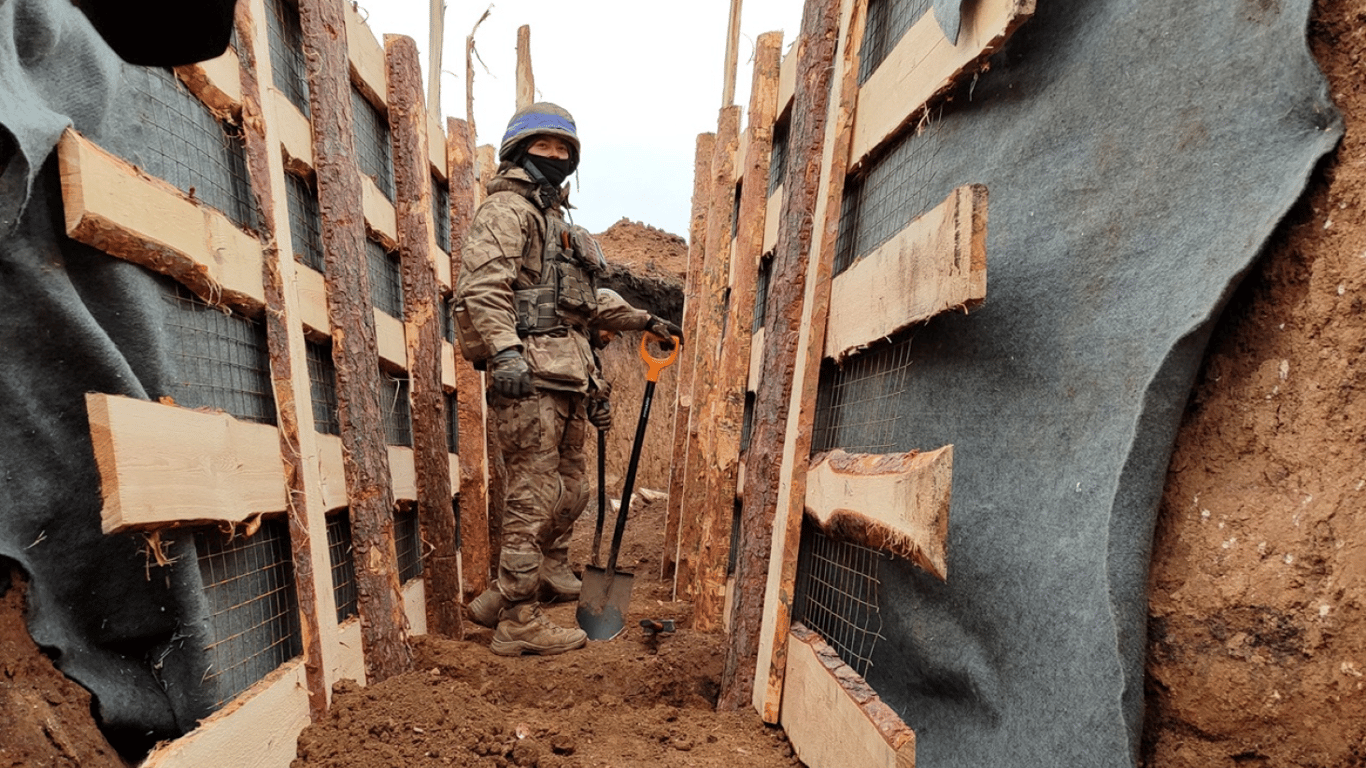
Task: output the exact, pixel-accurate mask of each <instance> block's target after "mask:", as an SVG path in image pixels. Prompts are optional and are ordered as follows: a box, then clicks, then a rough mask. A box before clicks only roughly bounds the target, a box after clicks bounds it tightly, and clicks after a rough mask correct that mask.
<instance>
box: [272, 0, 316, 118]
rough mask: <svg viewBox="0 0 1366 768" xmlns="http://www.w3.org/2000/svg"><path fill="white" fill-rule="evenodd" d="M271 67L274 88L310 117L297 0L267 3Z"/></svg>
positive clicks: (275, 0)
mask: <svg viewBox="0 0 1366 768" xmlns="http://www.w3.org/2000/svg"><path fill="white" fill-rule="evenodd" d="M266 26H267V29H268V32H269V37H270V68H271V72H272V79H273V80H274V81H275V87H276V88H279V89H280V92H281V93H283V94H284V95H285V98H287V99H289V103H291V104H293V105H294V106H296V107H298V108H299V111H300V112H302V113H304V117H308V115H309V111H308V75H307V70H306V69H305V64H304V32H303V26H302V25H301V24H300V22H299V5H298V3H297V2H295V1H294V0H266Z"/></svg>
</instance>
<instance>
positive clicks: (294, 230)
mask: <svg viewBox="0 0 1366 768" xmlns="http://www.w3.org/2000/svg"><path fill="white" fill-rule="evenodd" d="M285 197H286V198H288V200H289V242H290V245H292V246H293V247H294V258H296V259H298V260H299V261H300V262H302V263H304V264H305V265H307V266H309V267H312V268H313V269H315V270H317V271H319V272H325V271H326V267H325V266H324V265H325V261H324V259H323V219H322V213H321V211H319V209H318V193H317V192H315V191H314V190H313V185H312V184H310V183H309V182H308V179H305V178H303V177H300V176H296V175H294V174H292V173H286V174H285Z"/></svg>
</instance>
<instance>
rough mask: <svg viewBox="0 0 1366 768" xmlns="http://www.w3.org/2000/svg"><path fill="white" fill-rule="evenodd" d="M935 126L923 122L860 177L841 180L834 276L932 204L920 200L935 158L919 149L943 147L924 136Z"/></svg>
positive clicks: (937, 124) (936, 128)
mask: <svg viewBox="0 0 1366 768" xmlns="http://www.w3.org/2000/svg"><path fill="white" fill-rule="evenodd" d="M941 126H942V123H941V122H939V121H937V120H925V121H924V122H922V123H921V124H920V125H919V126H917V128H916V129H915V130H911V131H906V132H905V133H904V134H902V135H901V136H900V137H899V138H897V139H896V140H895V141H894V142H893V143H892V144H891V145H890V146H889V147H888V149H887V151H886V152H885V153H883V154H882V155H881V156H880V157H878V158H877V159H875V160H874V161H873V162H871V163H869V165H868V168H867V171H866V172H865V173H863V174H861V175H859V176H858V177H855V178H851V179H849V180H848V181H846V182H845V186H844V200H843V203H842V206H841V209H840V229H839V236H838V238H837V239H836V241H835V263H834V273H835V274H837V275H838V274H839V273H841V272H843V271H844V270H846V269H848V268H849V266H850V265H852V264H853V263H854V262H855V261H857V260H858V259H859V258H861V257H863V256H866V255H868V254H869V253H871V252H872V251H873V249H875V248H877V247H878V246H879V245H882V244H883V243H885V242H887V240H889V239H891V237H892V236H893V235H895V234H896V233H898V232H900V231H901V230H903V229H905V228H906V225H907V224H910V223H911V222H912V221H913V220H915V218H916V217H918V216H920V215H921V214H922V213H924V212H925V211H926V210H928V209H929V208H930V207H932V206H933V204H934V203H935V202H937V201H934V200H928V199H926V198H927V196H928V195H929V194H930V190H931V188H932V186H933V185H932V184H930V183H929V182H930V179H931V177H932V171H933V169H934V167H935V165H936V163H937V162H938V156H937V153H936V152H933V151H927V150H926V149H925V148H926V147H931V146H932V147H942V146H945V144H944V143H943V142H938V141H935V142H931V141H928V140H927V138H926V137H927V135H932V134H933V133H934V132H936V131H939V130H941Z"/></svg>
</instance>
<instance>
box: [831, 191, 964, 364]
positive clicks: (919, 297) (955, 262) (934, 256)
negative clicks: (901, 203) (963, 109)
mask: <svg viewBox="0 0 1366 768" xmlns="http://www.w3.org/2000/svg"><path fill="white" fill-rule="evenodd" d="M986 243H987V189H986V187H984V186H982V185H980V184H969V185H966V186H962V187H959V188H958V189H955V190H954V191H953V192H950V193H949V196H948V197H947V198H946V199H945V200H944V202H942V203H940V204H939V205H937V206H935V207H934V208H933V209H931V210H930V211H928V212H927V213H925V214H924V215H922V216H921V217H919V218H917V219H916V220H915V221H912V222H911V223H910V224H909V225H907V226H906V228H905V229H903V230H901V232H899V233H897V234H896V235H895V236H894V237H892V239H890V240H888V241H887V242H885V243H883V244H882V245H881V246H879V247H878V248H877V250H875V251H873V252H872V253H870V254H868V255H867V256H865V257H863V258H862V259H859V260H858V261H857V262H855V263H854V265H853V266H851V267H850V268H849V269H847V270H845V271H844V272H842V273H841V274H839V275H837V276H836V277H835V279H834V280H833V281H832V282H831V286H830V307H831V311H830V319H829V321H828V323H827V326H826V331H825V356H826V357H830V358H834V359H835V360H843V359H844V358H846V357H848V356H849V355H851V354H853V353H855V352H857V351H859V350H861V349H863V348H864V347H866V346H868V345H869V344H871V343H872V342H874V341H877V340H879V339H883V338H885V337H887V336H890V335H892V334H893V333H896V332H897V331H900V330H903V329H905V328H909V327H910V326H912V325H914V324H915V323H920V322H924V321H925V320H928V319H930V318H931V317H933V316H935V315H937V314H939V313H940V312H947V311H950V310H962V311H964V312H966V311H969V310H971V309H973V308H976V307H978V306H981V304H982V302H983V301H985V299H986V292H987V244H986Z"/></svg>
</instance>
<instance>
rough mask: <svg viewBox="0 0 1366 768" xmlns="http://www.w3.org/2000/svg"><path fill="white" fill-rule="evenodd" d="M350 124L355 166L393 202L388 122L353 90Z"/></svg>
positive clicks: (367, 100)
mask: <svg viewBox="0 0 1366 768" xmlns="http://www.w3.org/2000/svg"><path fill="white" fill-rule="evenodd" d="M351 123H352V125H353V127H354V130H355V134H356V165H357V166H359V167H360V172H361V173H363V174H365V175H366V176H369V177H370V178H371V179H373V180H374V182H375V186H377V187H379V191H380V192H382V193H384V196H385V197H387V198H389V200H390V202H392V201H393V199H394V156H393V148H392V147H391V146H390V144H389V121H388V119H387V118H385V116H384V115H383V113H381V112H380V111H379V110H378V109H375V107H374V105H373V104H371V103H370V101H369V99H366V98H365V96H364V95H363V94H361V92H360V91H359V90H357V89H355V88H352V89H351Z"/></svg>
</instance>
